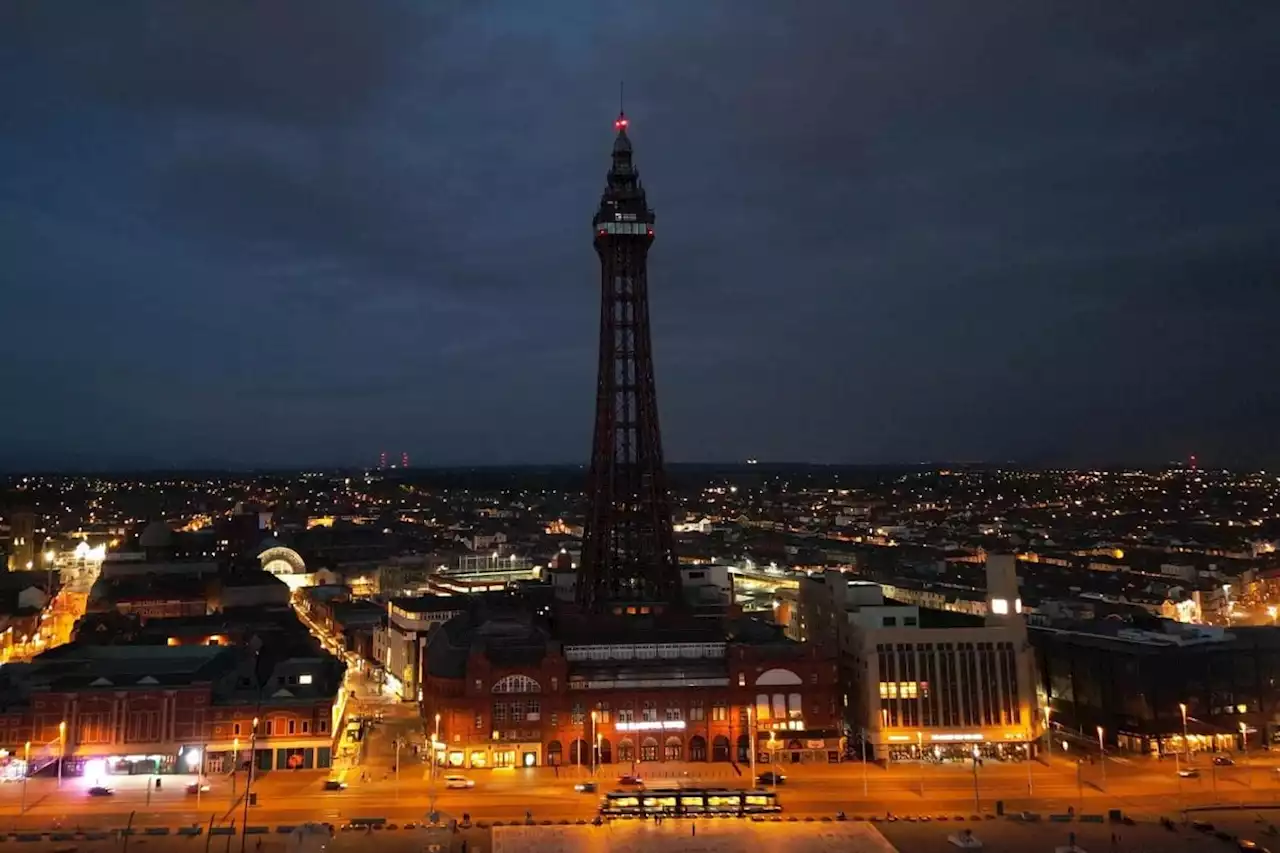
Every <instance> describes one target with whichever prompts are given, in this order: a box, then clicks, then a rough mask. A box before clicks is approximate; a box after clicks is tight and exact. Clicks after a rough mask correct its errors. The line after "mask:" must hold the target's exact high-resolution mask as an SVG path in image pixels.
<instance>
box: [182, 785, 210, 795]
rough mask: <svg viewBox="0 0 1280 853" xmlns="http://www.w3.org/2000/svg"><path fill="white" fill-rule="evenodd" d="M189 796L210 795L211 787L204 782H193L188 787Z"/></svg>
mask: <svg viewBox="0 0 1280 853" xmlns="http://www.w3.org/2000/svg"><path fill="white" fill-rule="evenodd" d="M187 793H188V794H207V793H209V785H208V784H207V783H203V782H192V783H191V784H190V785H188V786H187Z"/></svg>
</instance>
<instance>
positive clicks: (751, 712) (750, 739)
mask: <svg viewBox="0 0 1280 853" xmlns="http://www.w3.org/2000/svg"><path fill="white" fill-rule="evenodd" d="M755 710H756V709H755V706H754V705H748V706H747V748H748V749H749V750H751V755H750V756H749V757H750V759H751V784H752V785H754V784H755V783H756V723H755V718H756V715H755Z"/></svg>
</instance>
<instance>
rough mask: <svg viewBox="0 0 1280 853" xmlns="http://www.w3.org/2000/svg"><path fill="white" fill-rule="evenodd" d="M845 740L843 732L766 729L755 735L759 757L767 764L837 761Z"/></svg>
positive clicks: (760, 760) (832, 762)
mask: <svg viewBox="0 0 1280 853" xmlns="http://www.w3.org/2000/svg"><path fill="white" fill-rule="evenodd" d="M844 746H845V740H844V737H843V736H842V735H841V734H840V732H838V731H836V730H834V729H831V730H825V729H823V730H816V731H763V732H760V733H759V734H758V735H757V738H756V753H757V755H756V760H757V761H758V762H761V763H765V764H838V763H839V762H840V756H841V755H843V754H844Z"/></svg>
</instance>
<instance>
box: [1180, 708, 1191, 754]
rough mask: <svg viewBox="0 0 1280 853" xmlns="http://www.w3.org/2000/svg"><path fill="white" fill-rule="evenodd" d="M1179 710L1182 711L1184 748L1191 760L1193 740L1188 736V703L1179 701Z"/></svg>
mask: <svg viewBox="0 0 1280 853" xmlns="http://www.w3.org/2000/svg"><path fill="white" fill-rule="evenodd" d="M1178 710H1179V711H1181V712H1182V748H1183V749H1184V750H1186V753H1187V762H1188V763H1190V762H1191V741H1190V740H1189V739H1188V738H1187V703H1186V702H1179V703H1178Z"/></svg>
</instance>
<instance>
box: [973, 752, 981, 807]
mask: <svg viewBox="0 0 1280 853" xmlns="http://www.w3.org/2000/svg"><path fill="white" fill-rule="evenodd" d="M981 763H982V759H981V758H979V757H978V745H977V744H976V743H975V744H974V745H973V810H974V811H975V812H981V811H982V798H981V796H980V795H979V794H978V765H979V764H981Z"/></svg>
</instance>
